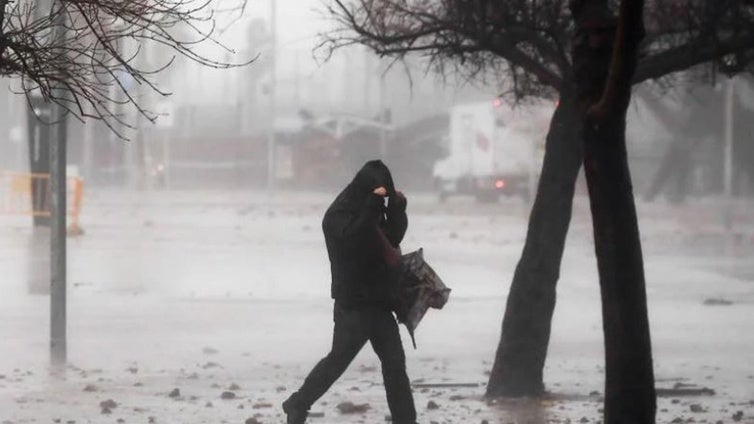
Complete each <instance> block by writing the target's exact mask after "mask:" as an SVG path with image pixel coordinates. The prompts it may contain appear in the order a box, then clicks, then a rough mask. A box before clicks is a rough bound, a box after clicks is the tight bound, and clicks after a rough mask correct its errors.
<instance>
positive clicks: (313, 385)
mask: <svg viewBox="0 0 754 424" xmlns="http://www.w3.org/2000/svg"><path fill="white" fill-rule="evenodd" d="M334 321H335V329H334V331H333V341H332V350H331V351H330V353H328V354H327V356H325V357H324V358H323V359H322V360H321V361H319V363H318V364H317V365H316V366H315V367H314V369H312V371H311V372H310V373H309V376H308V377H306V380H304V384H303V385H302V386H301V388H300V389H299V391H298V392H296V393H294V394H293V395H291V397H290V398H289V400H288V401H287V402H288V403H291V404H295V405H296V406H298V407H299V408H301V409H304V410H308V409H309V408H310V407H311V405H312V404H313V403H314V402H316V401H317V399H319V398H320V397H322V395H324V394H325V392H326V391H327V390H328V389H329V388H330V386H332V384H333V383H334V382H335V380H337V379H338V378H339V377H340V376H341V375H342V374H343V372H344V371H345V370H346V368H347V367H348V365H349V364H350V363H351V361H352V360H353V358H355V357H356V354H358V353H359V351H360V350H361V348H362V347H364V345H365V344H366V342H367V340H368V341H369V342H370V343H371V344H372V349H374V352H375V353H376V354H377V356H378V357H379V358H380V362H381V363H382V378H383V381H384V383H385V391H386V392H387V403H388V407H389V408H390V413H391V415H392V418H393V423H394V424H414V423H415V422H416V409H415V408H414V398H413V395H412V394H411V386H410V384H409V381H408V376H407V375H406V356H405V354H404V352H403V345H402V344H401V337H400V334H399V333H398V324H397V323H396V322H395V318H394V317H393V314H392V312H390V311H387V310H384V309H380V308H375V307H364V306H356V307H353V308H344V307H343V306H341V305H339V304H338V303H337V302H336V303H335V307H334Z"/></svg>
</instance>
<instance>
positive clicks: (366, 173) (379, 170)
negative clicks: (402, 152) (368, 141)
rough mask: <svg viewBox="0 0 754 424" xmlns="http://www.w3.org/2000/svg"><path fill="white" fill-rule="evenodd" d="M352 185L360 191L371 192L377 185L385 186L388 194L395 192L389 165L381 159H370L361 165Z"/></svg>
mask: <svg viewBox="0 0 754 424" xmlns="http://www.w3.org/2000/svg"><path fill="white" fill-rule="evenodd" d="M351 185H352V186H353V187H354V188H356V190H358V191H359V192H360V193H364V194H367V193H370V192H372V191H374V189H376V188H377V187H385V188H386V189H387V195H388V196H392V195H393V194H394V193H395V186H394V185H393V176H392V175H390V170H389V169H388V167H387V166H386V165H385V164H384V163H382V161H381V160H370V161H369V162H367V163H365V164H364V166H362V167H361V169H360V170H359V172H357V173H356V176H355V177H354V178H353V181H352V182H351Z"/></svg>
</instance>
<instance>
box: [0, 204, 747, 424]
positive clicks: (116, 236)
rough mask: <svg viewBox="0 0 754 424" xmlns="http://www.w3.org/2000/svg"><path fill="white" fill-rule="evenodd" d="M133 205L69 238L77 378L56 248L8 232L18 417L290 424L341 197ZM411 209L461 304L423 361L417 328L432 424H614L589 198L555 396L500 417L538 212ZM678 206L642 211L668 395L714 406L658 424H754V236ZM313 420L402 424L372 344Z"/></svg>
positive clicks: (421, 243)
mask: <svg viewBox="0 0 754 424" xmlns="http://www.w3.org/2000/svg"><path fill="white" fill-rule="evenodd" d="M132 196H136V195H134V194H133V193H130V194H129V193H125V194H124V193H117V192H101V193H96V192H94V193H92V194H91V198H89V199H87V202H86V203H85V205H84V211H85V213H84V215H83V216H82V225H83V227H84V230H85V232H86V233H85V235H83V236H82V237H78V238H71V239H69V323H68V328H69V360H70V361H69V362H70V367H69V368H68V369H67V370H66V372H65V373H64V374H63V375H62V376H53V375H51V373H50V370H49V368H48V363H49V361H48V340H47V337H48V331H49V326H48V325H49V324H48V310H49V299H48V297H47V295H46V294H45V293H46V284H45V279H46V278H47V276H46V272H48V271H47V267H48V265H47V264H48V262H47V259H46V255H45V252H46V245H45V244H46V236H45V234H44V232H34V231H32V230H31V228H29V226H28V224H26V223H25V222H23V221H21V220H6V221H2V225H0V234H1V235H2V237H1V238H0V275H3V276H4V278H3V294H2V297H0V339H1V340H3V341H4V342H3V344H2V346H1V347H0V423H3V424H6V423H31V422H34V423H37V422H51V421H52V422H62V423H68V424H73V422H75V423H85V422H92V423H100V422H102V423H111V422H126V423H128V422H142V423H179V422H196V423H204V422H206V423H218V422H227V423H235V422H241V423H243V422H247V420H249V419H252V418H254V419H256V420H257V421H258V422H261V423H280V422H283V418H282V415H281V411H280V409H279V403H280V401H281V400H282V399H284V398H285V397H286V396H287V394H288V393H290V391H291V390H293V389H295V388H296V386H297V385H298V384H300V382H301V381H302V379H303V377H304V376H305V373H306V372H307V371H308V370H309V368H310V367H311V366H312V365H313V364H314V363H315V362H316V361H317V360H319V359H320V357H321V356H323V355H324V354H325V353H326V352H327V350H328V348H329V345H330V342H331V339H330V337H331V331H332V303H331V300H330V299H329V267H328V264H327V257H326V254H325V251H324V244H323V240H322V236H321V231H320V227H319V226H320V220H321V214H322V213H323V211H324V208H325V207H326V206H327V203H328V201H329V200H330V199H329V198H328V196H326V195H322V194H317V193H302V194H291V195H287V196H279V197H273V198H268V197H266V196H265V195H264V193H237V192H236V193H172V194H170V195H167V196H159V195H158V194H156V193H152V194H148V195H145V196H140V197H132ZM409 202H410V203H409V214H410V227H409V232H408V234H407V238H406V241H405V242H404V249H405V250H413V249H415V248H418V247H424V251H425V255H426V257H427V258H428V260H431V262H432V264H433V267H435V269H436V270H437V271H438V273H439V274H440V275H441V276H442V278H443V280H444V281H445V282H446V283H447V284H448V286H450V287H451V288H452V289H453V293H452V295H451V298H450V301H449V303H448V305H447V306H446V307H445V309H443V310H442V311H430V312H429V313H428V315H427V317H426V318H425V320H424V321H423V322H422V324H421V325H420V327H419V329H418V330H417V345H418V349H417V350H414V349H412V348H411V347H410V343H409V342H408V336H407V334H406V333H405V331H404V330H401V331H402V335H403V338H404V342H406V343H404V345H405V347H406V354H407V362H408V370H409V376H410V377H411V379H412V381H413V382H414V383H415V384H416V386H415V396H416V404H417V409H418V410H419V415H420V422H422V423H432V422H437V423H482V422H484V421H485V420H486V421H487V422H488V423H504V424H507V423H577V422H584V423H587V422H589V423H597V422H599V421H601V419H602V418H601V408H602V395H603V391H604V388H603V381H604V367H603V362H604V361H603V357H602V355H603V353H602V345H601V343H602V334H601V331H602V328H601V318H600V306H599V289H598V287H597V281H596V265H595V260H594V256H593V247H592V244H591V231H590V225H589V222H590V221H589V216H588V213H587V211H588V205H585V204H584V202H583V199H581V200H579V201H578V202H577V205H576V208H575V212H574V222H573V226H572V229H571V231H570V233H569V240H568V246H567V248H566V252H565V255H564V259H563V267H562V271H561V281H560V283H559V290H558V296H559V298H558V306H557V309H556V311H555V317H554V322H553V332H552V339H551V344H550V349H549V357H548V361H547V366H546V369H545V383H546V386H547V389H548V390H549V392H550V395H549V396H547V397H545V398H543V399H519V400H502V401H498V402H494V403H489V402H487V401H486V400H484V398H483V393H484V385H485V384H486V380H487V373H488V372H489V369H490V368H491V360H492V358H493V355H494V349H495V347H496V345H497V340H498V337H499V331H500V322H501V318H502V313H503V308H504V305H505V295H506V294H507V289H508V285H509V284H510V280H511V277H512V273H513V269H514V267H515V264H516V262H517V260H518V255H519V254H520V251H521V248H522V243H523V238H524V236H525V230H526V219H527V213H528V212H527V207H526V205H523V204H521V203H520V202H519V201H518V200H510V201H509V200H504V201H502V202H501V203H499V204H497V205H483V206H482V207H479V205H476V204H475V203H473V202H472V201H470V200H468V199H457V200H454V201H452V202H448V204H445V205H444V206H440V205H438V204H437V202H436V200H435V199H434V197H432V196H430V195H419V196H412V197H409ZM692 206H693V205H689V206H688V207H692ZM696 207H697V208H698V209H699V210H707V209H709V208H710V207H711V206H710V205H709V204H703V205H697V206H696ZM669 208H671V206H669V205H664V204H661V203H660V204H639V213H640V220H641V225H642V237H643V240H644V249H645V263H646V272H647V282H648V293H649V312H650V320H651V326H652V336H653V349H654V357H655V369H656V376H657V386H658V387H659V388H663V389H673V388H675V387H676V386H677V385H678V384H690V385H693V386H694V387H696V386H699V387H708V388H711V389H713V390H714V395H710V394H704V395H699V396H686V395H683V396H681V395H678V396H672V395H670V396H661V397H660V398H659V399H658V420H657V422H660V423H670V422H697V423H699V422H709V423H717V422H718V421H722V422H724V423H734V422H742V423H752V422H754V405H753V404H752V401H754V320H752V318H751V317H752V316H754V285H752V279H751V278H750V276H751V275H752V271H753V270H754V261H751V260H750V259H751V256H750V255H749V253H750V252H751V244H750V242H749V241H748V240H751V237H750V236H751V235H752V234H754V232H752V230H751V227H749V224H748V223H747V222H745V221H743V220H741V221H740V222H739V224H738V226H737V228H736V230H735V234H739V235H734V236H732V237H731V236H730V233H728V232H727V230H725V228H723V227H722V226H715V225H712V224H710V225H708V226H704V227H702V226H700V225H699V224H698V223H697V222H696V221H695V220H693V219H692V218H693V217H694V216H695V214H694V213H692V212H693V210H692V211H687V212H684V213H683V214H678V213H673V214H671V213H670V209H669ZM672 208H676V207H675V206H672ZM705 208H706V209H705ZM708 213H709V212H704V214H708ZM704 214H703V213H702V212H699V215H700V216H701V215H704ZM679 216H680V217H681V218H679ZM684 216H685V217H687V218H683V217H684ZM691 240H696V241H694V242H692V241H691ZM715 240H717V241H715ZM726 246H728V247H730V249H729V250H726V249H727V248H726ZM708 299H720V300H723V302H706V301H707V300H708ZM176 389H178V391H177V392H175V390H176ZM226 392H230V393H232V395H229V394H226ZM670 393H672V392H670ZM109 400H112V401H113V402H114V403H115V406H112V404H111V403H109V402H107V401H109ZM347 401H348V402H352V403H354V404H368V405H369V408H368V409H367V410H366V412H363V413H362V412H360V413H356V414H342V413H340V412H339V411H338V408H337V405H339V404H341V403H342V402H347ZM103 402H104V403H103ZM430 402H431V403H430ZM103 405H104V406H103ZM105 410H108V411H109V412H105ZM739 411H740V414H739ZM313 412H314V413H315V416H313V417H312V418H311V419H310V422H312V423H354V422H364V423H380V422H385V416H386V415H387V414H388V411H387V407H386V403H385V399H384V390H383V387H382V382H381V375H380V371H379V363H378V361H377V359H376V356H375V355H374V353H373V352H371V350H370V349H369V348H368V347H367V348H365V349H364V351H362V353H361V354H360V355H359V356H358V357H357V359H356V360H355V362H354V363H353V364H352V365H351V367H350V368H349V370H348V371H347V372H346V374H345V375H344V377H343V379H341V380H339V381H338V382H337V383H336V385H335V386H334V387H333V389H332V390H331V392H328V394H326V395H325V397H324V398H323V399H322V400H321V402H319V403H317V404H316V405H315V407H314V408H313ZM248 422H251V421H248Z"/></svg>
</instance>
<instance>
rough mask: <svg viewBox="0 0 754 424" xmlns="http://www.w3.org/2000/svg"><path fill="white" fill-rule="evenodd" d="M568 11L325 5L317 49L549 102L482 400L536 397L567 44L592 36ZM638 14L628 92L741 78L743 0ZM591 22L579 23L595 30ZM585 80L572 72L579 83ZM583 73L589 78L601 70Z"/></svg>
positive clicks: (746, 38) (547, 308)
mask: <svg viewBox="0 0 754 424" xmlns="http://www.w3.org/2000/svg"><path fill="white" fill-rule="evenodd" d="M575 3H582V2H575ZM583 3H584V4H583V5H582V6H583V7H584V8H586V9H582V10H581V12H580V13H586V14H588V12H585V10H589V9H591V8H597V9H599V8H600V7H607V6H615V5H616V3H617V2H615V1H610V2H608V1H601V2H597V3H601V4H592V2H583ZM570 6H571V5H570V2H568V1H566V0H543V1H533V0H509V1H491V0H436V1H425V0H353V1H345V0H332V2H331V3H330V4H329V13H330V14H331V15H332V16H333V17H334V19H335V20H336V21H337V22H338V23H339V26H338V29H337V30H335V31H333V32H332V33H330V34H328V35H327V36H326V38H325V41H324V43H323V46H324V47H326V48H329V49H337V48H339V47H343V46H348V45H352V44H362V45H366V46H368V47H370V48H371V49H372V50H373V51H374V52H376V53H377V54H378V55H382V56H388V57H392V58H395V59H396V60H399V59H400V58H402V57H405V56H406V55H409V54H418V55H423V56H425V57H426V58H427V60H428V61H429V63H430V65H431V66H434V67H435V68H436V69H437V70H439V71H441V72H449V71H453V70H455V71H459V72H462V73H465V74H466V75H468V76H469V77H475V76H481V75H495V76H496V77H497V78H498V79H500V80H502V81H503V82H504V86H505V87H506V92H505V93H504V94H508V95H510V96H512V97H513V98H514V99H523V98H526V97H529V96H536V97H549V96H552V97H558V98H559V103H558V107H557V108H556V110H555V113H554V115H553V118H552V121H551V124H550V129H549V133H548V135H547V139H546V151H545V158H544V163H543V167H542V172H541V176H540V181H539V186H538V189H537V195H536V198H535V201H534V205H533V208H532V211H531V216H530V218H529V228H528V232H527V237H526V243H525V245H524V248H523V253H522V255H521V259H520V261H519V263H518V266H517V267H516V271H515V274H514V277H513V282H512V284H511V288H510V293H509V296H508V300H507V305H506V309H505V316H504V319H503V326H502V335H501V338H500V343H499V345H498V349H497V352H496V355H495V362H494V365H493V368H492V372H491V375H490V379H489V384H488V386H487V395H488V396H492V397H494V396H522V395H537V394H540V393H542V392H543V390H544V383H543V368H544V363H545V358H546V356H547V346H548V342H549V337H550V329H551V321H552V314H553V310H554V307H555V287H556V284H557V280H558V278H559V272H560V263H561V258H562V254H563V249H564V246H565V239H566V234H567V232H568V226H569V223H570V219H571V209H572V202H573V195H574V186H575V181H576V177H577V175H578V171H579V169H580V168H581V165H582V163H583V158H584V153H583V144H582V141H583V139H584V137H583V135H582V130H581V125H582V123H583V119H582V118H581V114H580V112H579V102H578V92H579V87H578V84H577V83H576V80H575V79H574V75H575V73H576V70H575V69H574V61H575V58H574V57H573V55H572V52H571V49H572V47H573V45H574V41H573V40H574V37H575V36H577V35H578V36H579V37H587V39H586V41H589V40H590V39H591V38H590V37H596V36H595V35H594V34H591V35H589V33H588V32H584V31H581V32H577V29H578V28H579V27H578V25H577V24H576V23H575V22H574V20H573V17H574V16H573V15H572V14H571V10H570V9H569V7H570ZM582 6H580V7H582ZM643 9H644V13H643V15H644V20H645V25H644V26H645V28H646V36H645V37H644V38H643V41H642V42H641V44H640V45H639V46H638V55H639V57H638V62H637V63H636V64H635V65H636V66H635V70H634V71H632V72H630V74H631V75H632V78H631V83H632V84H637V83H641V82H644V81H647V80H658V81H659V82H660V83H662V84H672V83H674V82H675V77H677V76H678V74H677V73H678V72H680V71H687V72H685V73H684V75H692V76H693V77H694V78H699V77H714V76H715V75H716V74H717V73H719V72H724V73H728V74H732V73H738V72H747V71H750V70H751V69H752V63H753V61H752V59H754V2H752V1H751V0H672V1H671V0H667V1H660V0H652V1H650V2H648V3H647V5H646V7H644V8H643ZM602 20H604V19H603V18H600V19H598V22H586V23H585V25H587V26H588V25H592V24H595V25H601V23H600V22H601V21H602ZM597 38H599V37H597ZM593 41H594V40H593ZM690 70H693V73H690V72H688V71H690ZM589 71H590V70H588V69H587V70H582V75H581V77H583V76H584V74H583V72H589ZM593 71H594V72H597V74H595V76H594V77H595V80H598V77H599V75H600V72H601V70H599V69H593ZM629 189H630V187H629ZM592 190H593V188H592V187H590V192H591V191H592ZM593 200H594V199H593ZM595 231H598V229H597V226H596V225H595ZM599 257H600V253H598V258H599ZM634 259H635V258H634ZM602 266H603V262H601V263H600V267H602ZM601 275H602V274H601ZM637 278H638V277H637ZM641 278H642V281H643V275H642V276H641ZM642 285H643V283H642ZM607 342H608V343H609V342H610V340H607ZM639 349H641V348H639Z"/></svg>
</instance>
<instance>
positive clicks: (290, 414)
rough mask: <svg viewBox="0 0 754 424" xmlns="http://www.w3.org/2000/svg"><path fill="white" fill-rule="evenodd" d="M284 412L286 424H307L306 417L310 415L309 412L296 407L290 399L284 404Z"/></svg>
mask: <svg viewBox="0 0 754 424" xmlns="http://www.w3.org/2000/svg"><path fill="white" fill-rule="evenodd" d="M283 412H285V416H286V421H285V422H286V424H305V423H306V416H307V415H308V412H307V410H305V409H301V408H299V407H298V406H296V405H294V404H293V403H292V402H291V401H290V399H288V400H286V401H285V402H283Z"/></svg>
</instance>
